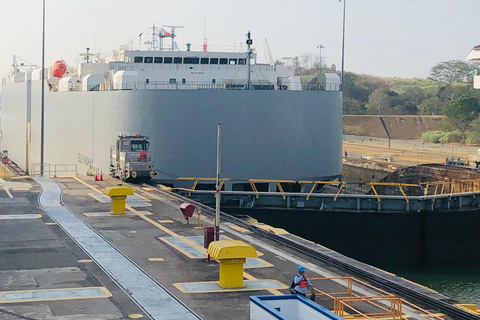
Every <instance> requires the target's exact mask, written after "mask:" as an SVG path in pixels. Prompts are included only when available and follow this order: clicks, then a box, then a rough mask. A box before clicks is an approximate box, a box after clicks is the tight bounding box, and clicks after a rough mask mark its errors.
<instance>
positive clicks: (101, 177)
mask: <svg viewBox="0 0 480 320" xmlns="http://www.w3.org/2000/svg"><path fill="white" fill-rule="evenodd" d="M100 181H103V173H100Z"/></svg>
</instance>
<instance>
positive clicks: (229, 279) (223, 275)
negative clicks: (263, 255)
mask: <svg viewBox="0 0 480 320" xmlns="http://www.w3.org/2000/svg"><path fill="white" fill-rule="evenodd" d="M207 253H208V254H209V255H210V256H211V257H213V258H215V259H217V260H218V261H219V262H220V279H219V281H218V282H217V283H218V284H219V285H220V286H221V287H222V288H244V287H245V286H244V285H243V264H244V263H245V261H246V260H247V258H256V257H257V251H256V250H255V248H254V247H252V246H251V245H248V244H246V243H245V242H243V241H240V240H220V241H213V242H210V245H209V246H208V250H207Z"/></svg>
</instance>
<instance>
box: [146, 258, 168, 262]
mask: <svg viewBox="0 0 480 320" xmlns="http://www.w3.org/2000/svg"><path fill="white" fill-rule="evenodd" d="M148 260H149V261H152V262H157V261H165V259H163V258H148Z"/></svg>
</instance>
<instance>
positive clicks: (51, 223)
mask: <svg viewBox="0 0 480 320" xmlns="http://www.w3.org/2000/svg"><path fill="white" fill-rule="evenodd" d="M56 224H57V223H56V222H45V225H46V226H54V225H56Z"/></svg>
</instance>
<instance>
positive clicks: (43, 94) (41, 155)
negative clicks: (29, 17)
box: [40, 0, 45, 176]
mask: <svg viewBox="0 0 480 320" xmlns="http://www.w3.org/2000/svg"><path fill="white" fill-rule="evenodd" d="M44 134H45V0H43V36H42V110H41V124H40V176H43V165H44V153H45V150H44V140H45V136H44Z"/></svg>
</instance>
